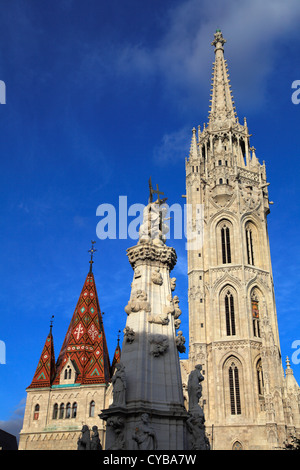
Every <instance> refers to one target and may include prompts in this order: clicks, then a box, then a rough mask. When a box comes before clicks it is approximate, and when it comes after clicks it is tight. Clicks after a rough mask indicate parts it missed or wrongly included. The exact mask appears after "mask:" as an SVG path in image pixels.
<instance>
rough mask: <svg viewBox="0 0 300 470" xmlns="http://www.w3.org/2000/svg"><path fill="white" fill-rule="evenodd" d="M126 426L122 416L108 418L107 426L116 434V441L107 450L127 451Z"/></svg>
mask: <svg viewBox="0 0 300 470" xmlns="http://www.w3.org/2000/svg"><path fill="white" fill-rule="evenodd" d="M124 425H125V421H124V418H122V417H121V416H111V417H110V418H108V420H107V426H108V429H109V430H111V431H112V432H113V433H114V437H115V440H114V442H113V444H112V445H111V446H110V447H109V449H107V450H123V449H125V438H124Z"/></svg>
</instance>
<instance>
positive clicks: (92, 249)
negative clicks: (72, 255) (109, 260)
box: [88, 240, 97, 273]
mask: <svg viewBox="0 0 300 470" xmlns="http://www.w3.org/2000/svg"><path fill="white" fill-rule="evenodd" d="M95 243H96V242H95V241H94V240H92V247H91V249H90V250H88V253H91V260H90V261H89V263H90V273H91V272H92V265H93V262H94V261H93V255H94V253H95V252H96V251H97V250H96V249H95V248H94V244H95Z"/></svg>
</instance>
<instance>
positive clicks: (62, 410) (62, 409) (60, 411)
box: [59, 403, 65, 419]
mask: <svg viewBox="0 0 300 470" xmlns="http://www.w3.org/2000/svg"><path fill="white" fill-rule="evenodd" d="M64 414H65V405H64V403H61V405H60V407H59V419H63V417H64Z"/></svg>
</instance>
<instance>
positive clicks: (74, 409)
mask: <svg viewBox="0 0 300 470" xmlns="http://www.w3.org/2000/svg"><path fill="white" fill-rule="evenodd" d="M76 416H77V403H76V401H75V402H74V403H73V406H72V418H76Z"/></svg>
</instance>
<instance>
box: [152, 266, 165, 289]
mask: <svg viewBox="0 0 300 470" xmlns="http://www.w3.org/2000/svg"><path fill="white" fill-rule="evenodd" d="M151 280H152V282H153V284H156V285H158V286H161V285H162V283H163V278H162V275H161V274H160V271H159V268H154V270H153V273H152V276H151Z"/></svg>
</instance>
